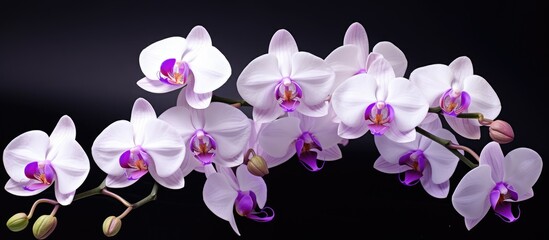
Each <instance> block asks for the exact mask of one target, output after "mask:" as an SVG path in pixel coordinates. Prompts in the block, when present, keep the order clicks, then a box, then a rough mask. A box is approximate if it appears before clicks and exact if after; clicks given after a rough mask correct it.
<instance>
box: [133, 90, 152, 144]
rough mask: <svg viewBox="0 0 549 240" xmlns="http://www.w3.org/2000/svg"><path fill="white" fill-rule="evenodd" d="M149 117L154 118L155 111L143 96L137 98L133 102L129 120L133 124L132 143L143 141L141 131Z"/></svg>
mask: <svg viewBox="0 0 549 240" xmlns="http://www.w3.org/2000/svg"><path fill="white" fill-rule="evenodd" d="M151 119H156V112H155V111H154V108H153V106H152V105H151V104H150V103H149V102H148V101H147V100H145V99H144V98H138V99H136V100H135V102H134V103H133V108H132V115H131V118H130V122H131V123H132V125H133V132H134V143H135V144H136V145H141V144H142V143H143V131H144V129H145V125H146V124H147V122H148V121H149V120H151Z"/></svg>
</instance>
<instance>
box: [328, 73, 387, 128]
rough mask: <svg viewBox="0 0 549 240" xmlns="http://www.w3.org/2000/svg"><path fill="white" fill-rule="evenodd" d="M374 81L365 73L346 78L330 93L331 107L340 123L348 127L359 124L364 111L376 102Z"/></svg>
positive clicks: (362, 119)
mask: <svg viewBox="0 0 549 240" xmlns="http://www.w3.org/2000/svg"><path fill="white" fill-rule="evenodd" d="M375 92H376V81H375V79H374V78H372V77H371V76H369V75H367V74H359V75H356V76H354V77H351V78H349V79H347V80H346V81H345V82H343V83H342V84H341V85H339V87H337V88H336V89H335V91H334V93H333V95H332V99H331V103H332V107H333V109H334V111H335V113H336V115H337V116H338V118H339V119H340V120H341V122H342V123H344V124H345V125H347V126H349V127H358V126H361V125H362V124H363V123H364V122H365V121H364V113H365V111H366V108H367V107H368V105H370V104H371V103H374V102H376V101H377V100H376V98H375ZM340 136H341V135H340Z"/></svg>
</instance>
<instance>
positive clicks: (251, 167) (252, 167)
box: [247, 155, 269, 177]
mask: <svg viewBox="0 0 549 240" xmlns="http://www.w3.org/2000/svg"><path fill="white" fill-rule="evenodd" d="M247 166H248V171H249V172H250V173H251V174H253V175H255V176H258V177H263V176H265V175H267V174H269V167H267V162H265V159H263V158H262V157H261V156H259V155H255V156H253V157H252V158H250V160H249V161H248V163H247Z"/></svg>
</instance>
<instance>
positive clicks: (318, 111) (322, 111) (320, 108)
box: [296, 101, 330, 117]
mask: <svg viewBox="0 0 549 240" xmlns="http://www.w3.org/2000/svg"><path fill="white" fill-rule="evenodd" d="M329 107H330V105H329V103H328V102H327V101H323V102H321V103H319V104H317V105H314V106H308V105H307V104H305V103H303V104H300V105H299V106H298V107H297V109H296V110H297V111H298V112H300V113H303V114H305V115H307V116H310V117H324V116H326V115H328V109H329Z"/></svg>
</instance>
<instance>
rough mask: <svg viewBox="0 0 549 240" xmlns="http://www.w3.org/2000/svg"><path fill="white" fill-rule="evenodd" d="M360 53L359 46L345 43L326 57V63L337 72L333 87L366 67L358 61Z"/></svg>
mask: <svg viewBox="0 0 549 240" xmlns="http://www.w3.org/2000/svg"><path fill="white" fill-rule="evenodd" d="M358 54H359V52H358V47H357V46H355V45H344V46H341V47H338V48H336V49H335V50H334V51H332V52H331V53H330V54H329V55H328V56H327V57H326V59H325V61H326V63H327V64H328V66H330V67H331V68H332V70H334V72H335V79H334V85H333V87H332V88H333V89H335V88H336V87H337V86H339V85H340V84H341V83H342V82H343V81H345V80H347V79H348V78H350V77H352V76H354V75H355V74H356V73H357V72H359V71H360V69H361V68H363V67H364V66H361V65H360V63H359V61H358ZM332 92H333V90H332Z"/></svg>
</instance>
